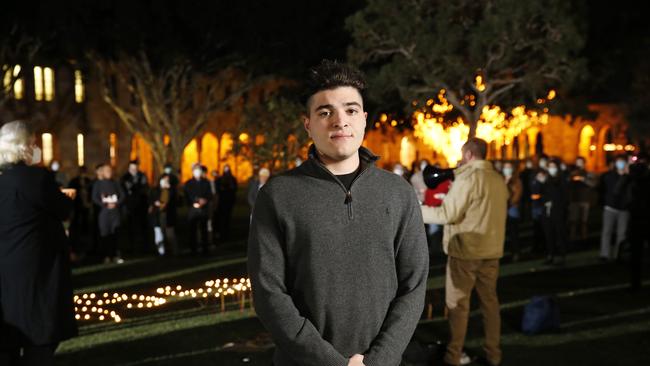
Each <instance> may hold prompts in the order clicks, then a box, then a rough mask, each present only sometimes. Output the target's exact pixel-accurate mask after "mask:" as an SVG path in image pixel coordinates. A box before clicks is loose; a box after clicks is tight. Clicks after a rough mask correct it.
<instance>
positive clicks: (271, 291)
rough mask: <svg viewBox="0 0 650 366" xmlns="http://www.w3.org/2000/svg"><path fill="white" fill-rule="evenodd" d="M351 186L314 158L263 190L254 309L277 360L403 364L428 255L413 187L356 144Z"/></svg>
mask: <svg viewBox="0 0 650 366" xmlns="http://www.w3.org/2000/svg"><path fill="white" fill-rule="evenodd" d="M359 156H360V160H361V170H360V173H359V175H358V176H357V178H355V180H354V181H353V183H352V186H351V188H350V190H347V189H346V188H345V186H344V185H343V184H342V183H341V182H340V181H339V180H338V179H337V178H336V177H335V176H334V175H332V174H331V173H330V172H329V171H328V170H327V169H326V168H325V167H324V166H323V165H322V164H321V163H320V161H319V160H318V158H317V157H316V155H315V149H314V147H313V146H312V148H311V149H310V158H309V159H308V160H307V161H306V162H305V163H303V164H302V165H300V166H299V167H298V168H296V169H293V170H291V171H289V172H287V173H285V174H282V175H279V176H276V177H274V178H272V179H270V180H269V182H268V183H267V184H266V185H264V187H262V189H261V190H260V192H259V194H258V197H257V200H256V202H255V207H254V209H253V219H252V225H251V230H250V236H249V241H248V270H249V274H250V277H251V282H252V286H253V295H254V299H255V310H256V311H257V314H258V316H259V318H260V320H261V321H262V323H263V324H264V326H265V327H266V328H267V330H268V331H269V332H270V333H271V335H272V337H273V340H274V342H275V343H276V346H277V347H276V351H275V355H274V364H275V365H276V366H293V365H301V366H308V365H314V366H345V365H347V363H348V358H349V357H351V356H352V355H354V354H356V353H359V354H363V355H364V357H365V359H364V363H365V364H366V365H367V366H377V365H391V366H392V365H395V366H396V365H398V364H399V363H400V361H401V356H402V353H403V352H404V349H405V348H406V345H407V344H408V342H409V340H410V339H411V337H412V335H413V332H414V331H415V327H416V326H417V323H418V320H419V319H420V316H421V314H422V309H423V307H424V295H425V291H426V284H427V275H428V261H429V256H428V252H427V243H426V238H425V233H424V224H423V223H422V216H421V210H420V207H419V205H418V201H417V199H416V197H415V192H414V190H413V188H411V186H410V185H409V184H408V183H407V182H406V181H405V180H404V179H403V178H401V177H399V176H397V175H395V174H392V173H390V172H387V171H385V170H383V169H379V168H377V167H376V166H375V165H374V162H375V161H376V160H377V157H376V156H374V155H373V154H372V153H370V151H368V150H367V149H365V148H363V147H362V148H361V149H360V150H359Z"/></svg>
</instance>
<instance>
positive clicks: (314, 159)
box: [301, 144, 379, 179]
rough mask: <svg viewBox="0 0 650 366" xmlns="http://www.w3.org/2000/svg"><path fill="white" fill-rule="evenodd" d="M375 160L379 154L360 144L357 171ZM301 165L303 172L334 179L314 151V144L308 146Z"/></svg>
mask: <svg viewBox="0 0 650 366" xmlns="http://www.w3.org/2000/svg"><path fill="white" fill-rule="evenodd" d="M377 160H379V156H377V155H375V154H373V153H372V152H371V151H370V150H368V149H366V148H365V147H363V146H361V147H360V148H359V164H360V169H359V173H361V172H363V171H364V170H366V169H368V167H370V166H372V165H374V164H375V162H376V161H377ZM301 167H303V168H304V171H305V173H307V174H309V175H311V176H314V177H317V178H325V179H336V178H335V176H334V174H332V173H331V172H330V171H329V170H328V169H327V168H326V167H325V165H324V164H323V163H322V162H321V160H320V158H319V157H318V152H317V151H316V145H314V144H312V145H311V146H310V147H309V159H307V161H306V162H305V163H304V164H302V165H301Z"/></svg>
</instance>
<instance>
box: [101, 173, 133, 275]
mask: <svg viewBox="0 0 650 366" xmlns="http://www.w3.org/2000/svg"><path fill="white" fill-rule="evenodd" d="M100 172H101V177H100V179H99V180H98V181H96V182H95V184H93V202H94V203H95V204H96V205H98V206H99V207H101V208H100V211H99V216H98V217H97V220H98V222H97V225H98V227H99V247H100V249H99V251H100V253H101V254H102V256H103V257H104V263H110V262H115V263H122V262H123V260H122V258H121V257H120V254H119V251H118V248H117V239H118V229H119V228H120V225H121V216H120V208H121V206H122V204H123V203H124V200H125V197H126V195H125V194H124V190H122V186H121V185H120V184H119V183H118V182H116V181H115V180H113V168H111V166H110V165H108V164H104V165H103V166H102V168H101V169H100Z"/></svg>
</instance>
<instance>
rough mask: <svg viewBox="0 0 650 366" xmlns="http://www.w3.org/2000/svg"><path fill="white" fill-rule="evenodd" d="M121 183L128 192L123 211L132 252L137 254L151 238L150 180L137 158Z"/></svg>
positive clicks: (130, 164)
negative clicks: (148, 217) (149, 222)
mask: <svg viewBox="0 0 650 366" xmlns="http://www.w3.org/2000/svg"><path fill="white" fill-rule="evenodd" d="M120 184H121V185H122V189H123V190H124V193H125V194H126V197H125V200H124V205H123V207H122V213H123V214H124V215H125V217H124V224H125V226H126V232H127V237H128V240H129V242H130V244H131V252H132V253H134V254H135V253H138V252H141V251H144V248H145V247H146V245H145V243H148V240H149V235H148V228H149V225H148V224H147V209H148V208H149V199H148V195H149V182H148V181H147V176H146V175H145V174H144V173H143V172H141V171H140V168H139V162H138V161H137V160H131V161H130V162H129V166H128V168H127V172H126V173H124V175H123V176H122V178H121V179H120Z"/></svg>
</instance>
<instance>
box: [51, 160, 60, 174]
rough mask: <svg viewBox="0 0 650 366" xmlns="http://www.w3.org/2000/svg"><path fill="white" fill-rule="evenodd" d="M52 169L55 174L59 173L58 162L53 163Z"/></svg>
mask: <svg viewBox="0 0 650 366" xmlns="http://www.w3.org/2000/svg"><path fill="white" fill-rule="evenodd" d="M50 168H51V169H52V171H53V172H58V171H59V163H57V162H56V161H55V162H53V163H52V165H51V166H50Z"/></svg>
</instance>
